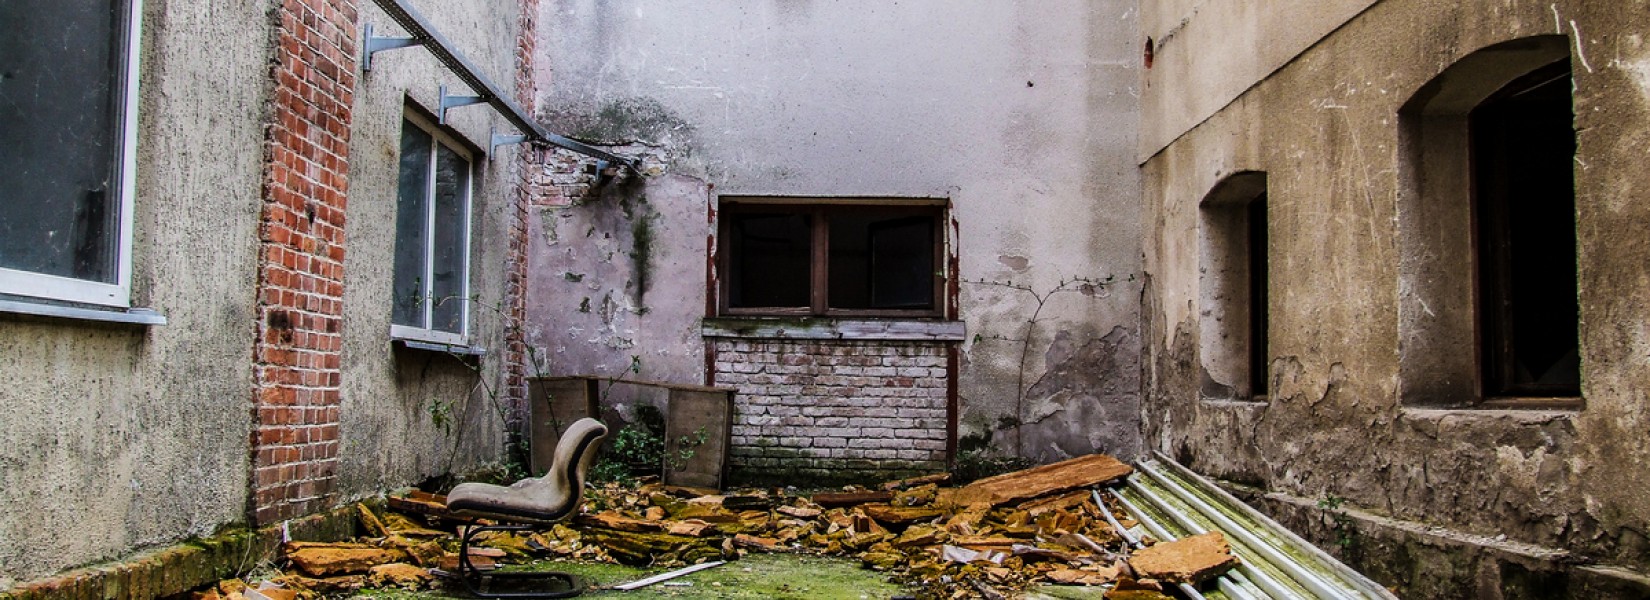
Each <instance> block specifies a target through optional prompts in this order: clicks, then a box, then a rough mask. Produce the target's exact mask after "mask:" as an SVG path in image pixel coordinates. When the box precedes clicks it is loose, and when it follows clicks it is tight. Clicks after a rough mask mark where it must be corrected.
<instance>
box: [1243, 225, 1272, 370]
mask: <svg viewBox="0 0 1650 600" xmlns="http://www.w3.org/2000/svg"><path fill="white" fill-rule="evenodd" d="M1247 210H1248V214H1247V215H1246V218H1247V220H1248V223H1247V224H1248V226H1249V232H1248V233H1249V236H1248V237H1249V240H1248V245H1249V395H1250V396H1251V397H1258V396H1265V395H1267V394H1268V393H1270V390H1271V387H1270V384H1269V383H1268V382H1267V380H1266V378H1267V374H1268V362H1267V360H1268V359H1267V345H1266V344H1267V340H1266V331H1267V325H1268V321H1267V313H1266V307H1267V304H1268V296H1267V293H1268V283H1267V275H1268V272H1267V271H1268V267H1267V264H1266V238H1267V235H1266V231H1267V230H1266V196H1265V195H1264V194H1263V195H1261V197H1259V198H1256V199H1254V200H1252V201H1250V202H1249V207H1248V209H1247Z"/></svg>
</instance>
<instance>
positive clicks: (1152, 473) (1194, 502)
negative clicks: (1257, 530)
mask: <svg viewBox="0 0 1650 600" xmlns="http://www.w3.org/2000/svg"><path fill="white" fill-rule="evenodd" d="M1136 466H1137V467H1138V469H1139V470H1140V471H1141V472H1143V473H1145V474H1146V476H1147V477H1151V478H1152V480H1153V481H1156V482H1157V484H1158V485H1161V486H1163V487H1164V488H1165V489H1167V490H1168V491H1169V493H1170V494H1174V495H1175V496H1177V497H1179V498H1180V501H1182V502H1185V503H1186V504H1187V505H1188V506H1191V507H1192V508H1194V509H1196V510H1197V511H1198V512H1199V513H1201V514H1202V515H1203V516H1204V517H1206V518H1208V519H1209V520H1210V521H1214V522H1215V524H1216V525H1219V526H1220V527H1221V529H1222V530H1223V532H1224V533H1226V535H1230V536H1232V537H1234V538H1237V539H1238V540H1241V541H1242V542H1243V543H1244V545H1246V546H1248V547H1249V548H1250V549H1251V550H1254V551H1255V552H1257V553H1259V554H1261V555H1262V556H1264V557H1266V559H1267V560H1268V561H1271V562H1272V563H1273V564H1275V565H1277V567H1278V568H1279V569H1282V570H1283V571H1284V572H1285V573H1288V574H1289V576H1290V577H1293V578H1294V579H1295V581H1297V582H1299V583H1300V584H1301V585H1303V586H1306V588H1307V589H1309V590H1311V591H1312V593H1314V594H1317V595H1318V597H1320V598H1347V597H1348V596H1347V595H1346V593H1345V591H1344V590H1342V589H1340V587H1339V586H1336V585H1334V584H1331V583H1329V582H1327V581H1324V579H1323V578H1322V577H1320V576H1318V574H1317V573H1313V572H1311V571H1308V570H1305V569H1302V568H1300V565H1297V564H1295V562H1294V561H1293V560H1292V559H1291V558H1290V557H1289V556H1288V555H1286V554H1284V553H1283V552H1280V551H1279V550H1278V549H1277V548H1273V547H1272V546H1271V544H1268V543H1266V541H1265V540H1262V539H1260V537H1258V536H1256V535H1255V534H1253V533H1250V532H1249V530H1247V529H1244V528H1243V526H1242V525H1239V524H1238V523H1237V522H1236V521H1233V520H1232V519H1231V518H1230V517H1227V516H1226V515H1223V514H1221V513H1220V511H1219V510H1216V509H1215V508H1214V507H1212V506H1209V504H1208V503H1207V502H1204V501H1203V499H1202V498H1198V497H1197V495H1196V494H1192V493H1191V492H1188V491H1186V490H1183V489H1181V488H1180V486H1178V485H1175V484H1174V482H1172V481H1169V480H1168V478H1167V477H1166V476H1164V475H1163V474H1162V473H1160V472H1158V470H1157V469H1155V468H1153V467H1152V466H1151V465H1148V464H1146V462H1145V461H1142V462H1141V463H1140V464H1138V465H1136Z"/></svg>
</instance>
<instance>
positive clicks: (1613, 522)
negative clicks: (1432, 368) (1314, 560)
mask: <svg viewBox="0 0 1650 600" xmlns="http://www.w3.org/2000/svg"><path fill="white" fill-rule="evenodd" d="M1213 4H1214V3H1201V4H1199V5H1198V6H1188V5H1187V3H1179V4H1163V5H1160V6H1152V7H1151V8H1148V9H1147V10H1146V15H1145V16H1144V22H1145V23H1147V26H1146V29H1145V32H1144V33H1145V34H1146V35H1147V36H1154V37H1157V38H1158V39H1160V40H1161V39H1163V38H1165V37H1169V38H1171V39H1172V40H1173V41H1172V43H1169V44H1160V45H1159V46H1158V47H1157V48H1156V55H1155V62H1156V66H1155V67H1154V68H1153V69H1151V70H1150V71H1148V72H1147V73H1146V76H1145V84H1146V86H1147V90H1148V91H1147V93H1146V94H1145V98H1146V99H1147V102H1146V104H1145V113H1144V114H1145V117H1144V120H1145V125H1144V126H1143V129H1144V130H1145V131H1150V132H1153V133H1152V134H1151V135H1150V136H1148V137H1151V138H1152V139H1148V140H1144V141H1143V145H1142V154H1143V156H1144V157H1145V158H1143V161H1144V164H1143V175H1144V181H1145V184H1144V187H1145V198H1146V202H1145V205H1146V221H1145V222H1146V223H1147V225H1146V231H1147V237H1146V244H1145V260H1146V267H1145V268H1146V272H1147V274H1148V281H1149V283H1148V285H1147V286H1146V295H1145V299H1144V305H1143V310H1144V314H1143V320H1144V323H1145V325H1144V327H1143V328H1142V330H1141V335H1142V337H1143V344H1144V345H1145V347H1146V355H1147V358H1146V359H1145V363H1146V365H1145V370H1144V374H1143V377H1144V382H1143V385H1144V388H1145V390H1146V392H1145V394H1146V401H1145V404H1146V411H1145V412H1146V417H1145V422H1144V428H1145V437H1146V445H1147V447H1148V449H1150V450H1155V451H1159V452H1164V453H1167V454H1169V455H1170V456H1172V457H1174V458H1176V459H1177V460H1180V461H1181V462H1183V463H1186V464H1188V465H1189V466H1191V467H1193V468H1194V469H1197V470H1198V471H1200V472H1203V473H1206V474H1209V475H1212V476H1215V477H1219V478H1223V479H1226V480H1228V481H1233V482H1237V483H1241V484H1246V485H1250V486H1255V487H1257V488H1262V489H1264V490H1268V491H1270V492H1272V493H1273V494H1276V495H1279V496H1280V497H1288V498H1293V499H1294V506H1295V507H1296V508H1294V509H1287V510H1286V509H1285V508H1281V506H1282V504H1288V503H1287V502H1285V503H1282V504H1276V503H1274V504H1267V506H1269V507H1271V508H1274V509H1276V510H1277V511H1278V513H1279V514H1285V513H1287V514H1289V515H1291V516H1289V518H1288V519H1286V520H1288V521H1289V522H1291V523H1296V524H1303V523H1307V522H1309V521H1311V520H1312V519H1314V518H1316V519H1326V518H1328V517H1327V516H1325V515H1327V513H1324V512H1322V511H1321V510H1318V511H1314V510H1313V509H1311V508H1310V507H1311V506H1312V504H1313V502H1314V501H1315V500H1323V499H1331V498H1336V499H1344V501H1345V503H1346V506H1347V507H1349V508H1356V509H1358V510H1361V511H1367V512H1368V513H1370V514H1374V515H1377V516H1380V517H1382V518H1385V519H1389V520H1391V521H1392V522H1395V523H1400V522H1401V523H1410V524H1425V525H1430V526H1438V527H1441V528H1443V530H1447V531H1451V532H1456V533H1459V534H1461V537H1462V539H1468V540H1477V541H1475V542H1470V543H1465V544H1461V545H1459V546H1458V547H1459V548H1461V550H1460V552H1462V553H1463V554H1461V555H1457V556H1458V557H1459V558H1460V560H1461V561H1462V564H1464V565H1467V566H1465V567H1462V568H1460V569H1433V568H1428V567H1426V566H1425V565H1420V564H1418V563H1416V562H1415V560H1413V559H1414V558H1415V557H1417V556H1424V555H1427V553H1426V552H1432V551H1433V550H1427V551H1426V552H1423V550H1424V548H1423V546H1424V545H1425V544H1423V543H1422V542H1417V541H1415V539H1414V538H1413V536H1409V534H1402V533H1400V532H1399V530H1398V528H1395V526H1393V525H1391V524H1390V523H1388V524H1382V523H1381V522H1375V523H1374V524H1373V525H1370V526H1368V527H1365V526H1364V525H1358V526H1357V529H1358V531H1361V532H1364V533H1363V534H1362V535H1363V536H1364V537H1362V538H1355V539H1353V541H1352V542H1351V544H1358V543H1362V544H1364V546H1363V547H1362V548H1363V550H1361V551H1360V550H1357V549H1356V548H1354V547H1351V546H1336V548H1337V549H1338V550H1339V551H1342V552H1343V553H1345V554H1347V555H1349V556H1352V557H1353V558H1354V559H1355V562H1357V563H1360V565H1359V566H1362V567H1364V568H1366V570H1369V572H1371V573H1376V574H1379V575H1380V576H1381V577H1383V583H1387V584H1389V585H1396V586H1400V587H1401V588H1402V590H1403V591H1407V592H1409V593H1413V594H1415V595H1417V596H1422V597H1424V596H1429V595H1432V594H1434V593H1442V594H1444V595H1451V594H1454V593H1458V592H1460V591H1461V590H1475V591H1474V592H1473V593H1477V594H1485V593H1489V592H1488V591H1489V590H1496V591H1495V593H1497V594H1499V593H1501V592H1500V591H1499V590H1509V591H1507V592H1506V593H1507V597H1517V596H1519V594H1518V593H1514V592H1513V591H1510V590H1513V589H1514V588H1516V587H1517V586H1519V585H1524V584H1521V583H1519V581H1521V580H1520V579H1519V577H1523V576H1522V575H1519V574H1518V573H1519V572H1520V571H1519V569H1525V568H1526V567H1527V568H1534V569H1537V570H1538V571H1540V573H1538V574H1539V575H1541V577H1543V578H1545V579H1544V580H1543V581H1546V582H1547V583H1545V584H1543V585H1558V584H1553V583H1552V582H1553V581H1554V578H1555V577H1558V578H1559V579H1562V578H1563V577H1562V575H1563V573H1564V571H1562V569H1560V567H1559V566H1558V565H1559V563H1560V561H1559V560H1558V559H1551V557H1550V556H1551V555H1549V558H1548V559H1542V560H1532V561H1526V562H1525V563H1522V564H1524V565H1525V566H1519V567H1516V568H1515V567H1512V566H1507V567H1505V568H1501V567H1494V568H1492V566H1493V565H1492V563H1494V561H1493V560H1489V559H1484V560H1489V562H1480V558H1482V557H1486V556H1492V555H1495V553H1496V552H1499V550H1496V547H1497V544H1501V543H1502V542H1505V543H1506V544H1525V545H1529V546H1532V547H1537V548H1546V549H1553V550H1555V551H1556V552H1558V553H1559V554H1561V555H1562V554H1564V553H1569V554H1567V558H1565V559H1563V560H1579V561H1582V562H1587V561H1598V562H1602V563H1607V564H1615V565H1622V566H1626V567H1631V568H1636V569H1640V570H1641V572H1642V570H1643V569H1645V567H1646V566H1650V545H1647V544H1646V542H1645V540H1646V537H1645V532H1646V531H1647V530H1650V501H1647V500H1646V499H1645V497H1644V495H1643V494H1641V493H1638V492H1637V490H1643V489H1647V488H1650V468H1646V467H1645V465H1650V449H1647V446H1646V445H1645V444H1643V443H1642V439H1643V432H1644V431H1646V430H1647V429H1650V408H1647V407H1646V405H1645V403H1644V398H1645V390H1646V388H1647V387H1650V377H1647V376H1646V373H1650V370H1647V369H1646V368H1645V367H1646V366H1647V365H1646V362H1647V361H1650V358H1647V357H1650V346H1647V345H1646V338H1645V336H1643V335H1640V334H1641V333H1642V331H1641V330H1643V329H1644V328H1643V327H1641V326H1640V325H1639V324H1640V323H1642V322H1644V321H1645V319H1646V316H1647V315H1646V313H1645V309H1644V307H1646V306H1650V302H1647V300H1650V280H1647V279H1646V277H1645V275H1644V273H1645V270H1644V267H1643V265H1644V264H1646V260H1647V259H1650V245H1647V244H1646V243H1644V239H1643V236H1642V235H1639V234H1638V233H1637V231H1638V230H1639V229H1641V224H1642V223H1644V222H1645V219H1646V217H1650V214H1646V212H1645V209H1644V208H1643V206H1642V203H1640V202H1635V201H1634V199H1636V198H1638V197H1640V196H1642V195H1643V191H1644V190H1646V189H1650V176H1647V174H1646V171H1645V170H1644V169H1643V168H1641V166H1642V161H1643V148H1644V147H1645V144H1646V143H1647V142H1650V130H1647V128H1646V127H1645V126H1644V123H1646V122H1650V119H1647V117H1650V95H1647V94H1646V88H1645V86H1644V77H1643V70H1642V68H1640V65H1642V64H1644V61H1645V60H1646V57H1647V56H1650V46H1647V45H1646V44H1645V39H1644V37H1643V36H1644V34H1643V33H1642V32H1641V31H1639V29H1640V27H1639V25H1640V24H1642V19H1639V20H1637V21H1635V19H1633V18H1627V16H1628V15H1643V14H1646V9H1650V5H1647V4H1646V3H1645V2H1643V1H1636V2H1603V1H1585V0H1573V1H1567V2H1526V1H1492V0H1475V1H1469V2H1441V1H1430V0H1385V1H1383V2H1378V3H1369V4H1372V5H1371V6H1369V7H1359V6H1357V5H1356V4H1357V3H1334V4H1332V5H1326V6H1323V7H1321V9H1320V7H1316V6H1314V7H1313V8H1310V9H1302V8H1301V7H1300V6H1299V5H1298V4H1297V5H1295V8H1294V9H1292V11H1291V12H1290V13H1289V18H1272V17H1271V16H1268V15H1272V16H1276V15H1275V14H1273V13H1274V12H1275V11H1269V10H1267V8H1266V7H1267V6H1268V3H1259V4H1258V5H1257V6H1256V7H1255V8H1254V9H1253V11H1250V12H1241V13H1236V14H1234V13H1232V12H1231V11H1232V10H1235V9H1222V8H1218V7H1216V8H1210V7H1211V6H1212V5H1213ZM1280 4H1281V3H1280ZM1341 4H1346V6H1341ZM1200 11H1201V12H1200ZM1207 11H1216V12H1212V13H1211V12H1207ZM1354 15H1355V16H1354ZM1301 22H1305V23H1320V24H1322V25H1324V26H1323V27H1316V28H1309V29H1311V30H1313V31H1316V33H1315V34H1314V35H1313V37H1312V38H1311V39H1309V40H1305V42H1304V43H1294V44H1287V45H1285V46H1284V47H1283V48H1282V50H1284V51H1287V55H1286V56H1284V57H1282V60H1276V59H1275V58H1274V57H1270V55H1266V54H1265V53H1266V52H1272V50H1266V51H1263V52H1260V53H1259V54H1261V55H1260V56H1241V55H1240V56H1239V58H1238V59H1236V60H1238V62H1239V63H1240V64H1236V65H1232V66H1231V67H1230V68H1229V69H1228V71H1229V76H1227V77H1221V78H1214V79H1208V80H1203V79H1199V78H1196V77H1193V75H1194V74H1196V73H1197V72H1199V71H1198V69H1199V68H1201V67H1197V66H1196V63H1197V62H1198V61H1200V60H1201V59H1203V58H1206V57H1208V56H1209V55H1211V54H1215V53H1227V52H1230V51H1231V49H1232V46H1231V45H1230V44H1229V43H1228V42H1229V41H1230V36H1233V35H1239V36H1252V37H1255V38H1256V39H1272V34H1273V33H1278V32H1282V31H1285V30H1291V29H1295V28H1296V24H1297V23H1301ZM1554 33H1558V34H1562V35H1566V36H1569V41H1570V43H1571V45H1572V48H1571V53H1572V64H1573V68H1574V74H1575V75H1574V77H1575V79H1574V81H1575V94H1574V106H1575V113H1576V129H1577V131H1578V143H1579V150H1578V154H1577V157H1576V167H1575V177H1576V180H1575V181H1576V190H1577V194H1576V206H1577V214H1578V223H1579V234H1580V236H1579V237H1580V247H1579V260H1580V289H1581V307H1582V318H1581V323H1580V331H1581V339H1582V349H1583V350H1582V352H1583V367H1582V368H1583V384H1582V388H1583V389H1582V394H1583V396H1584V399H1585V407H1584V408H1582V409H1580V410H1483V409H1477V410H1475V409H1460V410H1444V409H1428V408H1424V407H1419V406H1414V405H1405V404H1403V402H1402V401H1401V388H1402V386H1401V377H1403V376H1404V375H1403V371H1401V369H1400V360H1399V357H1400V353H1401V352H1402V351H1403V349H1404V346H1403V344H1402V342H1401V340H1403V339H1405V336H1407V335H1410V334H1411V333H1412V332H1408V331H1405V330H1404V327H1405V326H1404V325H1403V324H1402V323H1401V320H1400V312H1401V310H1402V309H1401V306H1402V302H1403V298H1404V296H1403V295H1404V294H1405V293H1406V291H1405V290H1406V289H1408V288H1406V287H1405V286H1404V285H1403V283H1402V278H1403V277H1404V274H1403V273H1402V272H1401V270H1400V264H1401V258H1400V257H1401V256H1402V255H1403V253H1404V252H1406V251H1407V250H1406V246H1405V243H1406V242H1405V238H1404V237H1403V236H1402V232H1401V231H1400V227H1399V225H1400V222H1401V220H1402V219H1401V216H1402V215H1401V214H1400V211H1402V210H1404V208H1403V207H1404V206H1405V204H1404V201H1403V199H1404V198H1405V196H1404V194H1406V193H1409V192H1406V188H1405V185H1406V184H1405V183H1404V179H1403V178H1404V177H1405V172H1406V171H1405V169H1406V168H1407V167H1405V163H1404V161H1405V160H1407V158H1406V157H1407V155H1406V154H1405V153H1404V152H1403V151H1402V149H1401V146H1402V140H1401V139H1400V124H1399V115H1398V110H1399V108H1400V107H1401V106H1402V105H1403V103H1404V102H1405V101H1406V100H1408V99H1409V98H1410V97H1411V96H1412V95H1413V94H1415V92H1416V90H1418V89H1419V88H1420V87H1421V86H1422V85H1424V84H1426V83H1427V82H1428V81H1429V80H1431V79H1432V78H1434V77H1436V76H1437V75H1438V74H1439V73H1440V72H1441V71H1442V70H1443V69H1445V68H1446V67H1448V66H1449V65H1450V64H1452V63H1454V62H1455V61H1456V60H1458V59H1460V58H1461V57H1463V56H1465V55H1467V54H1469V53H1471V52H1473V51H1474V50H1477V49H1479V48H1483V47H1485V46H1488V45H1491V44H1494V43H1497V42H1501V41H1504V40H1508V39H1514V38H1520V37H1528V36H1532V35H1540V34H1554ZM1279 34H1280V35H1284V34H1282V33H1279ZM1320 38H1321V39H1320ZM1283 39H1288V37H1287V35H1285V37H1284V38H1283ZM1274 63H1275V64H1274ZM1234 78H1236V79H1234ZM1234 93H1235V94H1236V95H1233V94H1234ZM1186 106H1201V107H1209V108H1210V110H1209V111H1207V112H1208V114H1207V116H1206V118H1205V117H1204V116H1198V115H1191V114H1189V113H1186V112H1185V110H1186V108H1185V107H1186ZM1241 171H1262V172H1265V173H1266V175H1267V181H1268V190H1267V194H1268V197H1267V198H1268V211H1269V224H1270V232H1269V235H1270V240H1271V241H1270V246H1269V248H1268V250H1267V252H1268V260H1269V264H1270V297H1271V300H1270V306H1269V315H1270V321H1271V325H1270V330H1269V331H1270V344H1271V350H1270V353H1269V357H1270V373H1271V378H1272V389H1271V392H1272V396H1271V398H1270V402H1269V403H1264V404H1262V403H1237V402H1210V401H1202V400H1200V399H1199V396H1200V394H1199V385H1200V378H1201V376H1202V370H1203V367H1202V365H1203V364H1204V361H1205V360H1207V359H1208V357H1204V356H1200V354H1199V348H1200V343H1199V336H1200V335H1206V333H1205V329H1204V328H1202V327H1201V323H1200V320H1201V319H1203V318H1207V317H1205V316H1203V315H1205V314H1206V313H1207V312H1208V311H1209V310H1210V307H1206V306H1202V305H1201V304H1200V303H1201V302H1202V299H1200V298H1199V287H1198V286H1199V279H1200V276H1202V275H1201V270H1202V269H1204V268H1205V267H1206V265H1201V264H1200V262H1199V261H1200V258H1199V247H1200V243H1201V242H1200V238H1199V235H1200V228H1199V221H1198V219H1199V208H1198V206H1199V203H1200V202H1201V201H1202V200H1203V198H1204V197H1205V196H1206V195H1207V194H1208V193H1209V192H1210V190H1211V189H1213V188H1214V187H1215V186H1216V184H1218V183H1219V182H1221V181H1222V180H1223V179H1225V178H1226V177H1228V176H1230V175H1232V174H1234V173H1238V172H1241ZM1462 400H1470V399H1462ZM1302 505H1304V506H1305V507H1306V508H1301V506H1302ZM1325 522H1328V521H1325ZM1314 529H1315V530H1316V531H1318V532H1320V533H1326V535H1328V537H1327V538H1320V541H1322V542H1324V543H1325V544H1328V545H1332V546H1335V545H1336V539H1335V535H1337V534H1336V532H1335V531H1333V528H1331V527H1324V526H1322V523H1320V525H1319V526H1318V527H1315V528H1314ZM1360 539H1361V540H1363V541H1362V542H1359V541H1358V540H1360ZM1405 540H1408V541H1405ZM1417 544H1420V545H1417ZM1452 552H1453V550H1452ZM1474 552H1476V553H1479V554H1477V555H1473V554H1472V553H1474ZM1406 565H1407V566H1406ZM1474 565H1477V566H1474ZM1485 565H1491V566H1485ZM1531 565H1534V566H1531ZM1480 567H1482V568H1480ZM1554 573H1558V575H1557V576H1555V575H1554ZM1571 573H1572V574H1574V572H1573V571H1572V572H1571ZM1475 578H1478V579H1475ZM1582 579H1583V578H1582V577H1580V576H1579V575H1576V576H1574V577H1570V579H1568V581H1571V582H1578V581H1581V580H1582ZM1641 579H1642V576H1641ZM1575 585H1576V586H1579V585H1581V584H1579V583H1576V584H1575ZM1542 589H1543V590H1545V592H1544V593H1548V594H1552V595H1565V594H1570V595H1574V596H1576V597H1586V594H1585V593H1583V592H1581V591H1578V590H1581V589H1582V588H1580V587H1572V588H1565V587H1564V586H1563V585H1558V587H1556V588H1554V587H1547V588H1542ZM1447 590H1454V591H1447Z"/></svg>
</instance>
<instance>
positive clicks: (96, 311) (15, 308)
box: [0, 300, 166, 326]
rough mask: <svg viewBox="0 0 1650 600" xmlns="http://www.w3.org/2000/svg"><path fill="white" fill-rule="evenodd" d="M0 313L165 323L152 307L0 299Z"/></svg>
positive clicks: (128, 322)
mask: <svg viewBox="0 0 1650 600" xmlns="http://www.w3.org/2000/svg"><path fill="white" fill-rule="evenodd" d="M0 313H12V314H19V315H33V316H37V317H52V318H57V319H72V320H76V321H97V322H100V323H121V324H126V325H145V326H159V325H165V324H166V317H165V316H163V315H161V314H160V313H157V312H155V311H154V310H153V309H148V308H85V307H80V306H63V305H59V304H38V303H34V302H19V301H15V300H0Z"/></svg>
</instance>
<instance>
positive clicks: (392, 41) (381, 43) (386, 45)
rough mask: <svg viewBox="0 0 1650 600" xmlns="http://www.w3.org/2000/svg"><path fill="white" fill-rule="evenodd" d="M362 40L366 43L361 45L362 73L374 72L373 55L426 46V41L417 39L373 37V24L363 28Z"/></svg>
mask: <svg viewBox="0 0 1650 600" xmlns="http://www.w3.org/2000/svg"><path fill="white" fill-rule="evenodd" d="M361 39H362V40H364V41H365V42H366V43H364V44H361V46H362V47H363V49H362V51H361V70H362V71H371V70H372V55H374V54H377V53H379V52H383V51H385V50H394V49H396V48H408V47H412V46H422V45H424V40H421V39H419V38H415V37H389V36H379V35H373V34H372V23H367V24H366V26H365V27H364V28H363V31H362V32H361Z"/></svg>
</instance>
